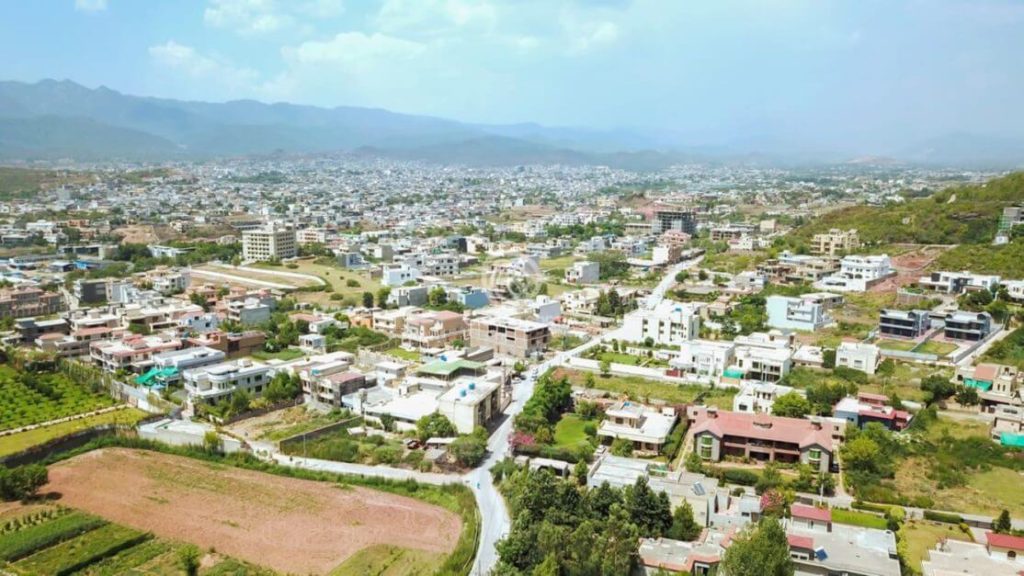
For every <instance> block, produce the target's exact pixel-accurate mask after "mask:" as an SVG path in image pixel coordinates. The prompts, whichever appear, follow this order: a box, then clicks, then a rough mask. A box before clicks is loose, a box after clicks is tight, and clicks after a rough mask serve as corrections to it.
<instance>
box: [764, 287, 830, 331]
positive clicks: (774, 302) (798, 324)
mask: <svg viewBox="0 0 1024 576" xmlns="http://www.w3.org/2000/svg"><path fill="white" fill-rule="evenodd" d="M765 309H766V311H767V312H768V325H769V326H771V327H772V328H781V329H785V330H807V331H812V332H813V331H814V330H817V329H819V328H823V327H825V326H828V325H829V324H831V323H832V317H831V316H830V315H829V314H828V313H827V312H826V310H825V305H824V304H823V303H822V302H821V301H820V300H818V299H816V298H790V297H788V296H779V295H773V296H769V297H768V298H767V300H766V302H765Z"/></svg>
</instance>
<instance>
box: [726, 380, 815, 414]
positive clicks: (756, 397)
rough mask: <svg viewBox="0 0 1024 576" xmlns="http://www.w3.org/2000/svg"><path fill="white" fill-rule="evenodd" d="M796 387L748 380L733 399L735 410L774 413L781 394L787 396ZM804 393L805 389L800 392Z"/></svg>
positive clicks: (733, 408)
mask: <svg viewBox="0 0 1024 576" xmlns="http://www.w3.org/2000/svg"><path fill="white" fill-rule="evenodd" d="M794 390H795V389H794V388H792V387H790V386H783V385H781V384H774V383H771V382H747V383H745V384H744V385H743V387H741V388H740V391H739V393H737V394H736V396H735V397H734V398H733V400H732V410H733V412H747V413H751V414H753V413H756V412H764V413H767V414H771V413H772V406H773V405H774V404H775V400H777V399H778V398H779V397H780V396H785V395H786V394H789V393H790V392H793V391H794ZM798 393H799V394H803V391H800V392H798Z"/></svg>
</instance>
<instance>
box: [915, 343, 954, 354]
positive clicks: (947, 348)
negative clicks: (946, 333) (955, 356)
mask: <svg viewBox="0 0 1024 576" xmlns="http://www.w3.org/2000/svg"><path fill="white" fill-rule="evenodd" d="M956 349H957V345H956V344H951V343H949V342H938V341H936V340H929V341H927V342H925V343H924V344H922V345H921V347H920V348H918V349H917V350H914V352H920V353H921V354H935V355H936V356H940V357H941V356H945V355H946V354H949V353H950V352H952V351H954V350H956Z"/></svg>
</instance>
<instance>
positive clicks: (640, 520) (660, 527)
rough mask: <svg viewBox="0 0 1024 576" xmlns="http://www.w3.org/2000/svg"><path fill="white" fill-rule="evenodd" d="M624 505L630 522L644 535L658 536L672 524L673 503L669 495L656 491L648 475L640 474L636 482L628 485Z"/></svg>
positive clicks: (624, 494) (624, 495)
mask: <svg viewBox="0 0 1024 576" xmlns="http://www.w3.org/2000/svg"><path fill="white" fill-rule="evenodd" d="M623 505H624V506H625V509H626V513H627V514H628V515H629V520H630V522H632V523H633V524H635V525H636V527H637V528H639V529H640V534H641V535H642V536H646V537H652V538H654V537H658V536H661V535H662V534H664V533H665V532H667V531H668V529H669V527H671V526H672V504H671V503H670V502H669V500H668V495H667V494H665V493H664V492H660V493H655V492H654V490H652V489H651V487H650V485H649V484H648V483H647V477H646V476H640V477H639V478H637V479H636V483H634V484H633V485H632V486H627V487H626V490H625V492H624V493H623Z"/></svg>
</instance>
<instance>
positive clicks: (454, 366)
mask: <svg viewBox="0 0 1024 576" xmlns="http://www.w3.org/2000/svg"><path fill="white" fill-rule="evenodd" d="M484 368H485V365H484V364H482V363H480V362H473V361H472V360H453V361H451V362H445V361H444V360H434V361H433V362H431V363H430V364H426V365H424V366H422V367H421V368H420V369H419V370H417V371H416V373H417V374H431V375H433V376H451V375H452V374H454V373H455V372H458V371H459V370H462V369H465V370H472V371H474V372H476V371H478V370H483V369H484Z"/></svg>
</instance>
